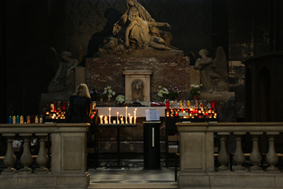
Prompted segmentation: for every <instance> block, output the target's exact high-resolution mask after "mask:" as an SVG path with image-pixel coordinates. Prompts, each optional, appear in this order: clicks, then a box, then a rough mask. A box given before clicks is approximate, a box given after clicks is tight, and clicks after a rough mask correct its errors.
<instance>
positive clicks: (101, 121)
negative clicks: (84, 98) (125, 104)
mask: <svg viewBox="0 0 283 189" xmlns="http://www.w3.org/2000/svg"><path fill="white" fill-rule="evenodd" d="M102 117H103V115H101V116H100V124H103V120H102Z"/></svg>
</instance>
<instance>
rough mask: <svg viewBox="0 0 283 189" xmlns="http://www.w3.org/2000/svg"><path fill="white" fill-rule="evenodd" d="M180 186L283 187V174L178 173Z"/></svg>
mask: <svg viewBox="0 0 283 189" xmlns="http://www.w3.org/2000/svg"><path fill="white" fill-rule="evenodd" d="M178 186H179V188H191V187H201V188H214V187H215V188H282V186H283V174H282V173H279V174H270V173H256V174H253V173H249V172H248V173H234V172H230V173H219V172H216V173H186V172H179V173H178Z"/></svg>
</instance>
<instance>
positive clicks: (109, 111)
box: [109, 108, 111, 124]
mask: <svg viewBox="0 0 283 189" xmlns="http://www.w3.org/2000/svg"><path fill="white" fill-rule="evenodd" d="M109 124H111V108H109Z"/></svg>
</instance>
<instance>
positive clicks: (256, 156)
mask: <svg viewBox="0 0 283 189" xmlns="http://www.w3.org/2000/svg"><path fill="white" fill-rule="evenodd" d="M250 134H251V135H252V141H253V148H252V152H251V155H250V161H251V162H252V163H253V166H252V167H250V171H251V172H263V170H262V168H261V167H260V166H258V165H259V164H260V163H261V160H262V157H261V154H260V153H259V148H258V135H260V134H262V132H257V133H253V132H251V133H250Z"/></svg>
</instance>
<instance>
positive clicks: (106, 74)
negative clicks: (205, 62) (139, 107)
mask: <svg viewBox="0 0 283 189" xmlns="http://www.w3.org/2000/svg"><path fill="white" fill-rule="evenodd" d="M127 70H134V71H135V72H142V71H143V70H147V72H148V73H149V72H152V74H151V75H150V74H145V75H147V76H145V75H144V74H142V75H144V77H145V78H146V77H147V78H148V79H150V81H149V83H150V85H148V87H149V86H150V87H149V91H150V92H149V93H150V97H149V96H148V94H145V96H144V98H145V99H144V101H147V100H149V101H161V100H163V99H161V98H160V97H158V96H157V93H158V91H159V90H160V88H159V86H162V87H168V86H169V85H176V86H178V88H179V90H180V96H179V98H180V99H188V98H189V90H190V61H189V58H188V57H160V58H158V57H108V58H107V57H97V58H88V59H87V60H86V84H87V86H88V87H89V88H95V89H96V90H97V91H98V92H99V93H102V92H103V90H104V87H106V86H107V85H110V86H111V87H112V89H113V90H114V91H115V92H116V94H119V95H120V94H122V95H125V85H126V79H125V75H124V72H125V73H126V72H127ZM130 75H131V74H130ZM145 78H144V79H141V81H143V82H144V81H145ZM132 81H133V80H132ZM146 81H148V80H146ZM143 84H144V85H145V83H143ZM146 86H147V85H145V87H146ZM127 90H129V89H127ZM130 90H131V89H130ZM145 92H148V91H145ZM126 95H127V94H126ZM133 100H135V99H133Z"/></svg>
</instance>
